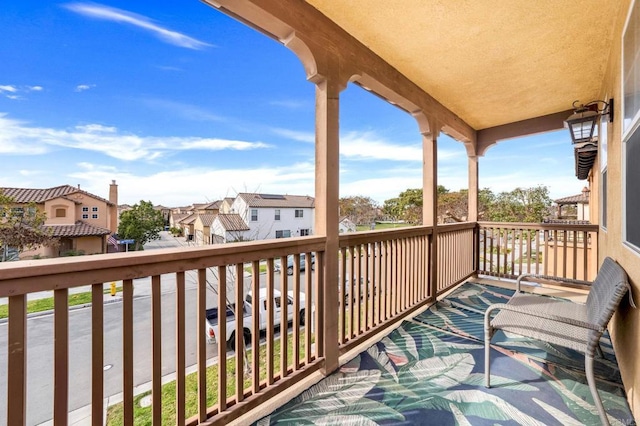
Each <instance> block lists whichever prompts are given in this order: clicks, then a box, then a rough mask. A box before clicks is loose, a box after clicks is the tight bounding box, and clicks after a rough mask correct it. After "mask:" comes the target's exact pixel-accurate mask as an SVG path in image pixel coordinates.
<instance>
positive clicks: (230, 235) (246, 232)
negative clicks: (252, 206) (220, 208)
mask: <svg viewBox="0 0 640 426" xmlns="http://www.w3.org/2000/svg"><path fill="white" fill-rule="evenodd" d="M251 235H252V234H251V228H250V227H249V226H248V225H247V223H246V222H245V221H244V220H243V219H242V217H241V216H240V215H239V214H236V213H226V214H225V213H219V214H218V215H216V217H215V218H214V220H213V222H212V224H211V243H212V244H221V243H233V242H237V241H249V240H251Z"/></svg>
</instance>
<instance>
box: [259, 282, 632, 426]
mask: <svg viewBox="0 0 640 426" xmlns="http://www.w3.org/2000/svg"><path fill="white" fill-rule="evenodd" d="M512 294H513V290H506V289H503V288H499V287H493V286H488V285H480V284H475V283H465V284H463V285H462V286H460V287H459V288H458V289H457V290H455V291H454V292H452V293H451V294H450V295H449V296H447V298H446V299H444V300H442V301H440V302H438V303H436V304H435V305H433V306H432V307H431V308H429V310H427V311H425V312H423V313H422V314H420V315H418V316H417V317H415V318H414V319H413V320H410V321H405V322H403V323H402V325H401V326H400V327H398V328H397V329H395V330H393V331H392V332H391V333H389V334H388V335H387V336H386V337H385V338H383V339H382V340H381V341H379V342H377V343H376V344H375V345H373V346H371V347H370V348H369V349H367V350H366V351H365V352H363V353H361V354H359V355H358V356H357V357H356V358H354V359H353V360H351V361H350V362H348V363H347V364H345V365H343V366H342V367H341V368H340V369H339V371H338V372H336V373H334V374H332V375H331V376H329V377H327V378H325V379H323V380H322V381H320V382H319V383H318V384H316V385H314V386H312V387H311V388H309V389H308V390H306V391H305V392H303V393H302V394H301V395H299V396H298V397H296V398H294V399H293V400H291V401H290V402H289V403H287V404H286V405H284V406H283V407H281V408H280V409H278V410H276V411H275V412H273V413H272V414H271V415H269V416H267V417H265V418H263V419H261V420H260V421H258V422H257V425H259V426H260V425H267V424H290V425H299V424H322V425H330V424H336V425H338V424H339V425H375V424H379V425H386V424H393V425H422V424H424V425H496V424H500V425H522V424H524V425H598V424H600V420H599V417H598V412H597V409H596V408H595V406H594V405H593V398H592V397H591V393H590V391H589V387H588V385H587V381H586V377H585V375H584V356H583V355H581V354H580V353H578V352H574V351H570V350H567V349H564V348H560V347H555V346H551V345H546V344H543V343H540V342H535V341H532V340H529V339H525V338H522V337H518V336H514V335H509V336H507V335H505V334H504V333H502V332H499V333H496V336H495V337H494V338H493V340H492V343H493V345H492V348H493V349H492V351H493V353H492V354H491V360H492V364H491V365H492V367H491V373H492V374H491V383H492V388H491V389H486V388H485V387H484V343H483V338H484V337H483V336H484V330H483V315H484V314H483V313H484V310H485V309H486V307H487V306H488V305H490V304H491V303H496V302H504V301H506V300H508V299H509V298H510V297H511V295H512ZM601 346H602V349H603V352H604V354H605V356H604V359H602V360H599V362H598V364H597V365H596V376H597V379H598V391H599V393H600V396H601V398H602V401H603V404H604V406H605V409H606V411H607V414H608V415H609V421H610V422H611V424H613V425H616V424H617V425H630V424H635V421H634V419H633V416H632V414H631V411H630V410H629V406H628V404H627V401H626V398H625V394H624V389H623V387H622V381H621V379H620V373H619V370H618V366H617V362H616V359H615V355H614V353H613V349H612V347H611V342H610V340H609V336H608V334H605V336H603V339H602V342H601Z"/></svg>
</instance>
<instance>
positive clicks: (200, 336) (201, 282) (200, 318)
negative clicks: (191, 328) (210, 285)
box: [196, 269, 224, 422]
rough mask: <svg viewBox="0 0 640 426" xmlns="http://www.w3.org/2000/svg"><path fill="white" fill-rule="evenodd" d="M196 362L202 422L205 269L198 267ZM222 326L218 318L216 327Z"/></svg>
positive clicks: (204, 410)
mask: <svg viewBox="0 0 640 426" xmlns="http://www.w3.org/2000/svg"><path fill="white" fill-rule="evenodd" d="M196 306H197V307H196V318H197V326H196V329H197V331H196V333H197V336H196V341H197V344H196V351H197V356H196V362H197V364H198V367H197V368H198V375H197V380H198V419H199V420H200V421H201V422H202V421H204V420H205V419H206V418H207V343H206V341H205V337H206V336H205V333H206V330H207V328H206V317H207V270H206V269H198V283H197V296H196ZM221 327H224V324H221V323H220V322H219V320H218V329H220V328H221Z"/></svg>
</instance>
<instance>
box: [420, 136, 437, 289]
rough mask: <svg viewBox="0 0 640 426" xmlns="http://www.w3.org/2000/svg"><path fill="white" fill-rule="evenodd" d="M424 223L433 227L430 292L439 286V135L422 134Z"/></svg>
mask: <svg viewBox="0 0 640 426" xmlns="http://www.w3.org/2000/svg"><path fill="white" fill-rule="evenodd" d="M422 224H423V225H425V226H431V227H433V234H432V236H431V251H430V256H431V259H430V261H429V285H430V289H429V294H430V295H431V296H433V297H435V295H436V291H437V287H438V136H437V134H436V133H435V132H432V133H423V134H422Z"/></svg>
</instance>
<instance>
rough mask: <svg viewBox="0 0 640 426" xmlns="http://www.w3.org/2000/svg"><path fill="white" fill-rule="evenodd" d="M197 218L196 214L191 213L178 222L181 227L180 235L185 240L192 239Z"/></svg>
mask: <svg viewBox="0 0 640 426" xmlns="http://www.w3.org/2000/svg"><path fill="white" fill-rule="evenodd" d="M197 218H198V215H197V214H195V213H191V214H189V215H187V216H186V217H185V218H183V219H182V220H181V221H180V222H179V223H180V228H182V235H184V236H185V237H186V238H187V241H193V236H194V234H195V223H196V219H197Z"/></svg>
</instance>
